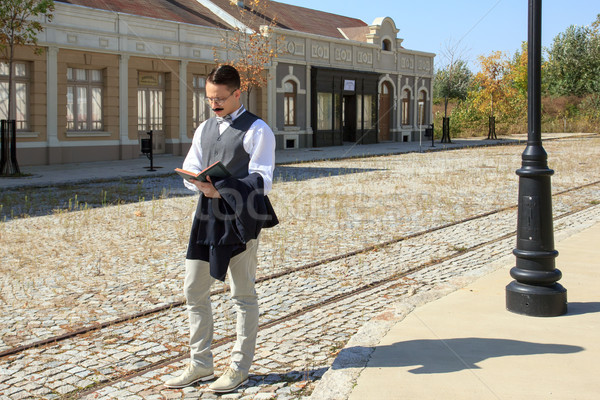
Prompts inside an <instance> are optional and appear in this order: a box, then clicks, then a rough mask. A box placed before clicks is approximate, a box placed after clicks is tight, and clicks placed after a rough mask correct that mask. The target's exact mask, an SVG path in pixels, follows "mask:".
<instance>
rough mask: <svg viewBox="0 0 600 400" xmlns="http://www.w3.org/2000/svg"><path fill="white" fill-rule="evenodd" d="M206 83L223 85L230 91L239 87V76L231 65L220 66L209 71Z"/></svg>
mask: <svg viewBox="0 0 600 400" xmlns="http://www.w3.org/2000/svg"><path fill="white" fill-rule="evenodd" d="M207 81H208V82H210V83H212V84H215V85H225V86H227V88H228V89H229V90H231V91H234V90H237V89H239V88H240V86H241V82H240V74H239V72H238V71H237V69H235V68H234V67H232V66H231V65H226V64H222V65H219V66H218V67H217V68H215V69H213V70H212V71H210V74H208V78H207Z"/></svg>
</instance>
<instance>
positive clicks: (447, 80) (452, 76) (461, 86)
mask: <svg viewBox="0 0 600 400" xmlns="http://www.w3.org/2000/svg"><path fill="white" fill-rule="evenodd" d="M472 79H473V73H472V72H471V70H470V69H469V67H468V66H467V63H466V62H465V61H463V60H458V61H456V62H455V63H454V64H453V65H450V64H449V65H448V66H447V67H446V68H444V69H440V70H438V71H437V72H436V73H435V82H434V84H433V92H434V97H437V98H443V99H444V117H447V116H448V101H449V100H451V99H458V100H464V99H466V98H467V94H468V93H469V87H470V85H471V80H472Z"/></svg>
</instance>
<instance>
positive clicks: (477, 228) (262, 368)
mask: <svg viewBox="0 0 600 400" xmlns="http://www.w3.org/2000/svg"><path fill="white" fill-rule="evenodd" d="M504 151H505V150H501V151H500V153H503V152H504ZM456 153H458V152H453V154H450V153H447V154H448V157H449V158H448V159H447V160H446V161H444V163H450V162H457V163H459V164H460V163H461V162H464V161H461V157H467V158H468V157H469V154H468V153H465V154H464V155H463V156H461V155H460V154H456ZM444 154H446V153H444ZM502 155H503V154H499V157H501V156H502ZM402 157H403V156H392V157H386V158H385V159H380V160H378V162H379V163H380V167H381V168H378V167H377V165H376V164H377V163H375V164H373V163H370V164H369V166H366V165H365V161H364V160H353V161H352V162H343V165H344V168H356V169H357V170H361V171H362V170H365V169H366V170H368V172H364V173H363V172H360V173H359V172H356V171H354V174H360V175H359V176H365V179H370V178H369V177H367V176H366V175H368V174H369V173H373V172H375V173H378V174H383V175H384V176H385V174H386V171H387V170H388V169H389V168H393V167H392V166H393V165H395V164H399V165H401V166H402V168H404V171H405V174H406V175H405V177H408V176H410V174H411V172H410V171H407V168H408V167H407V165H405V164H403V161H402V160H401V158H402ZM436 157H438V161H439V157H440V156H439V154H438V155H436ZM416 158H417V159H418V158H419V156H416ZM383 166H385V168H383ZM436 167H437V166H436ZM316 168H317V169H320V170H321V171H322V169H321V168H340V163H337V164H336V163H324V164H319V165H318V166H316ZM415 168H416V167H415ZM349 175H352V174H349ZM356 179H358V178H355V177H352V178H351V180H356ZM347 180H348V177H347V176H346V174H335V175H333V176H331V177H322V176H321V177H320V178H315V180H314V182H313V183H307V182H306V177H304V178H303V179H301V180H299V181H298V182H294V181H293V180H292V179H288V180H286V181H282V182H280V183H278V184H277V187H276V191H280V192H283V193H287V194H290V193H293V192H287V189H288V188H287V187H286V185H291V186H294V185H295V186H298V185H302V187H303V188H305V189H306V190H318V189H319V188H320V187H322V185H326V186H331V185H333V186H336V187H338V186H337V185H339V189H340V191H339V192H337V193H336V192H335V191H334V193H333V195H332V197H331V198H328V199H326V201H320V202H319V203H318V204H310V210H309V211H310V212H308V214H307V215H309V216H310V217H311V218H314V217H315V216H317V217H318V216H319V215H325V214H326V213H328V214H331V213H333V214H335V213H336V212H337V213H340V212H344V213H345V215H344V216H343V217H344V218H341V217H340V218H339V220H338V221H337V222H336V223H335V224H332V223H331V220H328V221H329V223H330V225H329V229H326V228H327V227H325V226H321V225H315V226H313V227H311V230H317V232H316V233H318V235H317V234H315V236H310V235H307V234H306V233H305V232H304V231H297V230H295V229H294V226H293V222H294V220H301V222H303V223H307V224H308V223H309V222H311V221H310V220H309V219H310V218H309V219H304V220H303V219H302V218H301V215H302V212H306V211H307V208H303V207H302V205H300V208H299V209H298V208H293V207H292V206H289V201H291V199H289V198H288V199H287V200H288V203H287V204H283V207H280V208H278V210H281V211H282V212H281V215H282V216H283V223H282V225H283V226H282V227H280V228H278V229H280V232H279V233H277V234H276V235H275V234H271V233H269V234H267V235H265V237H263V238H262V239H261V240H262V241H263V242H264V243H267V244H269V245H268V246H264V245H263V246H262V250H261V251H262V254H261V266H262V267H263V268H262V272H261V274H262V276H263V277H266V276H268V275H270V274H273V273H280V274H281V275H280V276H278V277H274V278H271V279H265V280H262V281H261V282H259V283H258V285H257V291H258V294H259V301H260V310H261V316H260V323H261V326H263V328H262V329H261V330H260V332H259V337H258V345H257V352H256V359H255V362H254V365H253V368H252V370H251V377H250V382H249V384H248V385H245V386H244V387H242V388H240V389H239V390H238V392H236V393H232V394H228V395H224V396H217V395H215V394H212V393H210V392H206V391H205V385H197V386H195V387H191V388H186V389H182V390H172V389H166V388H164V386H163V382H164V381H165V380H166V379H168V378H169V377H170V376H172V375H174V374H176V373H177V372H178V371H179V370H180V369H181V368H183V366H184V365H185V362H186V361H185V356H186V352H187V346H186V342H187V329H188V328H187V319H186V315H185V312H184V308H183V306H182V305H181V304H178V302H180V301H181V300H182V299H181V295H180V292H181V288H180V285H181V280H182V275H181V272H182V271H181V269H180V268H179V264H180V263H181V260H180V259H175V258H176V256H174V255H173V253H170V254H166V255H164V256H163V258H158V259H154V260H152V261H153V263H154V265H155V266H156V267H155V268H154V269H152V270H151V272H149V273H148V276H147V277H146V278H145V281H142V283H141V284H140V282H139V281H131V280H128V279H127V276H128V274H131V273H132V272H131V271H132V269H135V268H140V266H141V265H140V264H139V263H137V264H136V263H133V264H131V265H129V264H127V263H123V264H122V265H121V268H122V269H124V270H123V271H122V272H121V275H120V276H118V277H113V276H111V275H109V274H105V275H100V276H98V277H97V280H93V279H89V280H87V279H84V280H81V281H80V282H77V284H78V285H80V286H79V287H71V288H70V291H66V290H64V288H62V287H61V286H60V284H59V282H58V280H59V279H60V278H59V277H55V278H54V279H56V281H57V282H56V285H55V287H54V291H52V290H47V288H45V286H44V284H43V283H47V282H49V281H48V280H45V281H43V282H42V281H41V282H40V283H39V285H38V286H34V287H33V292H34V293H35V294H34V295H31V296H28V295H27V293H31V292H27V291H26V290H25V291H24V290H23V287H17V286H16V285H13V286H10V283H8V282H7V281H6V280H5V281H3V284H2V296H3V297H8V295H9V293H10V294H12V295H14V296H19V295H21V296H23V297H22V299H23V300H24V301H28V302H29V303H28V304H26V305H25V306H23V305H22V304H21V306H20V307H19V305H20V304H19V301H15V300H14V299H12V300H5V301H4V306H3V308H2V314H1V316H0V324H1V326H2V328H1V329H2V332H1V337H2V342H0V343H3V344H2V347H0V351H2V350H7V349H10V348H13V347H14V346H16V345H19V344H27V343H32V342H35V341H37V340H42V339H46V338H49V337H51V336H53V335H56V334H62V333H66V332H68V331H69V330H71V329H73V327H80V326H90V325H92V324H94V323H98V322H100V321H110V320H111V319H114V318H116V317H122V316H123V315H124V314H134V313H135V312H137V311H142V310H146V309H151V308H154V307H157V306H159V305H161V304H169V303H171V302H173V303H175V305H174V306H173V307H171V308H168V309H167V310H165V311H163V312H157V313H153V314H150V315H147V316H142V317H139V318H135V319H133V320H130V321H126V322H123V323H119V324H115V325H111V326H108V327H106V328H104V329H101V330H92V331H90V332H89V333H87V334H85V335H79V336H76V337H73V338H71V339H66V340H61V341H59V342H57V343H54V344H48V345H44V346H40V347H35V348H30V349H27V350H25V351H22V352H18V353H16V354H13V355H7V356H4V357H2V358H0V398H2V399H22V398H48V399H51V398H63V397H64V398H68V397H83V398H86V399H95V398H114V399H170V398H202V399H204V398H216V397H222V398H233V399H238V398H239V399H270V398H277V399H293V398H307V397H309V396H310V395H311V393H312V392H313V390H314V389H315V386H316V385H317V383H318V382H319V381H320V380H321V379H322V377H323V376H324V374H326V372H327V371H328V370H329V369H330V367H331V365H332V363H333V361H334V359H335V358H336V356H337V355H338V354H339V352H340V351H341V350H342V349H343V348H344V346H346V344H347V343H348V341H349V339H350V338H351V337H352V336H353V335H354V334H355V333H356V332H358V330H359V329H360V328H361V327H363V326H364V325H365V324H366V323H368V321H370V320H372V319H373V317H375V316H378V315H382V313H384V312H385V311H386V310H387V309H389V307H390V306H391V305H393V304H397V303H398V302H402V301H404V300H405V299H408V298H410V297H412V296H415V295H416V294H422V293H424V292H428V291H432V290H436V289H437V288H440V287H453V286H456V285H457V282H460V284H464V282H465V279H474V278H475V277H477V276H480V275H481V274H483V273H485V272H489V270H490V268H491V266H490V260H495V259H498V258H501V257H503V256H505V255H507V254H510V253H511V251H512V249H513V248H514V236H513V235H511V234H512V233H513V232H514V230H515V225H516V224H515V219H516V217H515V213H516V210H515V209H514V208H508V209H505V210H504V211H501V212H497V213H493V214H490V215H487V216H483V217H480V218H476V219H472V220H467V221H465V222H463V223H460V224H458V225H449V226H447V227H444V228H440V229H435V230H432V231H429V232H428V233H423V234H415V233H417V232H421V231H426V230H428V229H430V228H433V227H436V226H438V227H439V226H441V225H443V224H444V223H446V224H447V223H448V222H449V221H448V219H447V218H448V215H447V214H448V213H447V212H446V213H439V212H437V213H432V214H435V215H428V213H427V212H419V213H415V214H414V215H410V216H406V215H401V216H399V215H398V214H394V213H388V214H386V213H384V214H376V215H377V216H378V217H380V218H373V219H378V221H365V219H364V216H361V215H360V213H359V212H358V211H357V212H356V213H353V211H354V207H358V206H357V205H355V204H354V203H351V202H349V201H348V197H344V196H341V195H340V194H343V193H344V192H345V191H347V189H348V188H347V187H344V186H343V185H344V183H345V181H347ZM567 180H568V183H561V182H560V181H559V182H558V184H557V185H555V186H557V188H558V189H566V188H568V187H573V186H575V185H576V184H578V183H579V184H586V183H589V180H587V181H581V182H577V181H576V179H572V178H569V179H567ZM562 185H564V186H562ZM429 189H430V187H427V188H425V187H420V188H414V187H413V188H412V190H416V191H417V192H419V191H425V192H424V193H423V194H422V195H421V196H420V197H419V201H423V199H427V198H428V197H429V196H430V195H429V193H427V192H426V191H427V190H429ZM507 189H508V190H507ZM512 189H514V186H510V185H509V186H508V187H503V188H499V187H498V186H495V187H490V188H489V191H488V192H486V193H481V194H479V196H480V197H478V198H477V199H474V200H473V201H475V202H476V203H479V204H481V207H475V208H472V209H469V210H468V211H469V212H470V214H469V213H466V214H460V213H457V214H456V215H454V216H452V218H457V217H460V216H462V217H463V218H466V217H468V216H472V215H477V214H481V213H483V212H486V211H490V210H492V209H494V208H499V206H506V205H510V204H511V202H510V201H507V200H506V199H508V198H510V197H511V193H508V194H502V195H501V196H499V197H498V198H499V199H503V201H500V200H497V198H496V197H495V196H498V194H497V193H495V192H496V191H500V192H502V193H504V192H506V191H509V190H512ZM555 189H556V188H555ZM385 190H386V188H382V191H385ZM387 190H389V191H390V193H391V194H393V192H394V191H395V190H397V187H396V186H394V187H391V188H387ZM412 193H414V192H412ZM443 193H445V194H446V195H448V196H449V195H450V194H448V192H443ZM353 195H355V196H356V193H355V192H353ZM503 196H504V197H503ZM338 197H341V200H340V199H339V198H338ZM293 199H294V200H295V204H297V203H299V202H300V200H301V198H300V197H293ZM401 199H402V200H403V201H406V198H401ZM599 199H600V186H599V185H597V184H596V185H594V184H592V185H590V186H586V187H583V188H581V189H579V190H576V191H573V192H569V193H564V194H560V195H556V196H554V198H553V201H554V207H553V208H554V216H555V218H556V221H555V226H554V228H555V232H556V234H557V235H560V234H561V232H568V231H569V230H572V229H577V227H578V226H581V225H582V224H584V223H586V222H587V221H598V220H600V205H598V200H599ZM377 200H380V199H375V198H374V199H371V198H370V197H369V196H366V195H363V197H361V202H360V203H359V205H366V206H367V207H370V208H371V209H373V208H374V207H375V206H374V205H373V204H371V201H377ZM398 200H399V199H390V200H389V202H388V203H387V204H386V206H388V207H389V206H390V204H394V201H398ZM161 201H162V202H167V203H168V204H169V207H170V208H172V206H173V204H177V207H179V208H180V209H181V210H182V211H181V213H182V215H189V214H190V213H191V211H190V210H192V209H193V206H194V200H193V198H178V199H165V200H161ZM149 203H150V202H149ZM152 203H154V202H152ZM281 203H282V202H281V201H280V202H279V204H281ZM140 207H142V206H141V205H139V204H131V205H126V206H123V208H125V211H124V210H123V209H121V210H120V211H119V213H120V214H119V215H122V214H124V213H125V214H126V213H128V211H129V208H131V210H136V211H140ZM144 207H145V208H143V209H142V211H141V212H144V213H147V214H149V213H150V212H151V211H150V210H149V209H148V208H151V207H157V206H156V205H154V206H153V205H152V204H145V205H144ZM580 209H581V210H582V211H579V212H575V213H574V214H571V215H566V216H564V217H561V216H562V215H563V214H565V213H569V212H573V211H577V210H580ZM425 210H426V211H431V209H429V208H428V207H427V206H426V205H425ZM402 211H406V209H404V208H402ZM94 212H97V213H99V214H100V215H101V216H103V215H105V214H104V213H107V214H106V216H105V217H106V218H108V217H110V215H109V214H111V213H114V212H115V209H114V208H111V207H105V208H101V209H98V210H95V211H94ZM473 212H474V214H473ZM346 214H353V215H354V216H355V218H346ZM290 215H293V216H294V217H295V219H292V218H290V217H289V216H290ZM56 218H57V216H54V215H47V216H41V217H36V218H30V219H27V220H14V221H9V222H5V223H4V224H6V225H9V224H13V225H11V226H10V228H6V227H4V228H3V229H5V232H7V231H9V230H12V229H14V230H18V229H32V224H33V226H35V224H36V222H37V221H42V222H39V224H40V226H45V225H44V223H49V224H52V221H53V219H54V220H55V219H56ZM112 218H114V215H113V216H112ZM169 218H172V216H170V217H169ZM43 220H48V221H46V222H44V221H43ZM180 221H184V223H183V225H184V226H188V225H186V223H187V222H188V221H187V220H185V219H181V220H180ZM122 223H127V221H122ZM171 223H172V220H171ZM186 229H187V228H186ZM282 230H283V231H284V232H283V234H282V232H281V231H282ZM11 232H12V231H11ZM298 232H301V234H299V233H298ZM411 234H415V235H414V236H409V235H411ZM400 237H404V239H399V240H392V241H391V242H390V243H389V244H386V245H383V244H382V245H379V246H375V247H374V248H371V249H370V250H368V251H365V252H358V253H357V254H354V255H349V256H347V257H342V258H339V259H335V260H330V261H327V262H323V263H317V264H316V265H314V266H312V267H311V268H307V269H301V270H294V269H295V268H297V267H299V266H302V265H306V264H309V263H310V262H314V261H317V260H323V259H326V258H327V257H332V256H335V255H339V254H343V253H346V252H350V251H353V250H357V249H361V248H364V247H365V246H368V245H377V244H381V243H382V242H384V241H386V240H390V239H393V238H400ZM498 238H501V239H498ZM161 239H162V240H163V241H164V236H162V237H161ZM314 239H318V240H319V241H320V243H322V244H324V245H323V246H322V248H314V247H310V246H307V245H306V242H308V241H311V240H314ZM278 241H280V242H281V243H279V242H278ZM264 243H263V244H264ZM172 246H174V247H176V249H175V250H177V251H179V252H181V251H182V247H181V245H176V244H172ZM177 246H179V247H177ZM282 252H283V253H285V254H281V253H282ZM175 254H176V252H175ZM65 257H66V256H65V255H62V258H65ZM56 259H57V260H59V259H61V255H58V256H57V257H56ZM3 261H8V262H12V261H11V260H3ZM419 266H423V268H422V269H420V270H418V271H415V272H413V273H408V274H405V273H406V272H407V271H409V270H412V269H414V268H416V267H419ZM44 271H45V269H44V268H43V266H42V267H41V268H40V273H41V274H43V273H44ZM286 271H288V272H289V273H285V272H286ZM102 280H105V281H108V284H105V285H104V286H98V288H96V287H94V285H96V284H98V282H100V281H102ZM73 284H75V282H73ZM132 285H135V286H134V287H132ZM45 290H46V291H45ZM23 293H25V294H23ZM44 296H47V298H44V299H40V297H42V298H43V297H44ZM70 296H71V297H72V298H71V301H67V300H68V299H69V297H70ZM157 300H158V301H157ZM44 301H46V302H48V304H47V305H46V307H44V306H43V305H44ZM212 301H213V309H214V311H215V316H216V318H215V331H216V334H215V340H216V341H218V342H219V341H220V340H222V342H219V343H221V344H220V345H218V346H217V347H216V348H215V349H214V354H215V356H216V359H215V365H216V368H217V370H218V371H221V370H223V369H224V368H225V367H226V365H227V362H228V356H229V352H230V350H231V346H232V344H231V342H230V341H227V339H228V336H227V335H230V334H231V333H232V332H234V323H235V321H234V316H233V315H232V312H231V311H230V306H229V301H228V295H227V293H226V291H225V290H224V288H223V287H220V286H219V287H216V290H215V293H214V295H213V296H212ZM57 304H62V305H63V306H62V307H56V305H57ZM94 308H97V309H99V310H98V311H97V312H92V310H93V309H94ZM288 316H290V317H289V318H288ZM163 361H164V363H163V364H160V363H161V362H163ZM124 374H129V377H128V378H127V379H121V377H122V376H123V375H124ZM87 389H90V390H93V391H91V392H90V393H87Z"/></svg>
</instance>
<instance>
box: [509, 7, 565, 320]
mask: <svg viewBox="0 0 600 400" xmlns="http://www.w3.org/2000/svg"><path fill="white" fill-rule="evenodd" d="M541 14H542V1H541V0H529V19H528V41H527V51H528V66H527V72H528V82H527V93H528V100H527V102H528V110H527V114H528V115H527V119H528V121H527V125H528V132H527V147H526V148H525V151H524V152H523V154H522V158H521V159H522V164H521V168H520V169H518V170H517V175H518V176H519V200H518V207H519V208H518V217H517V218H518V219H517V248H516V249H514V250H513V254H514V255H515V256H516V266H515V267H514V268H512V269H511V270H510V275H511V276H512V277H513V278H514V279H515V280H514V281H512V282H511V283H510V284H508V286H506V308H507V309H508V310H509V311H511V312H514V313H517V314H524V315H529V316H536V317H552V316H557V315H562V314H564V313H566V312H567V290H566V289H565V288H564V287H563V286H562V285H560V284H559V283H557V282H558V280H560V278H561V277H562V274H561V272H560V271H559V270H558V269H556V268H555V266H554V261H555V259H556V257H557V256H558V251H556V250H555V249H554V230H553V226H552V225H553V224H552V193H551V184H550V177H551V176H552V175H553V174H554V171H553V170H551V169H549V168H548V163H547V160H548V156H547V154H546V151H545V150H544V148H543V147H542V134H541V115H540V113H541V95H540V90H541V89H540V86H541V85H540V83H541V59H542V57H541V28H542V23H541V21H542V17H541Z"/></svg>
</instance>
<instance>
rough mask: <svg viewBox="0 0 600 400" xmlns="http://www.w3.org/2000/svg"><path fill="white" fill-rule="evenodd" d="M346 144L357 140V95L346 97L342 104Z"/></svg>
mask: <svg viewBox="0 0 600 400" xmlns="http://www.w3.org/2000/svg"><path fill="white" fill-rule="evenodd" d="M342 127H343V131H344V142H354V141H355V140H356V95H345V96H344V97H343V102H342Z"/></svg>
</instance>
